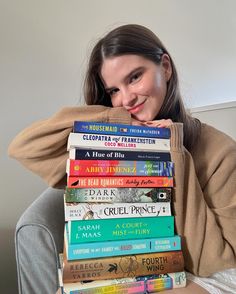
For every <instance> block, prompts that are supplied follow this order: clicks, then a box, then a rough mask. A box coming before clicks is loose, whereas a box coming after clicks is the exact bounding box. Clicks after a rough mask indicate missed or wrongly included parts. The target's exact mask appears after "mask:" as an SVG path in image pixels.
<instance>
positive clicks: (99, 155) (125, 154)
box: [69, 148, 171, 161]
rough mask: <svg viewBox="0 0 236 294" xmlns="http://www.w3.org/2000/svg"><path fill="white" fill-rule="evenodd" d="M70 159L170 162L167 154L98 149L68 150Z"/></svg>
mask: <svg viewBox="0 0 236 294" xmlns="http://www.w3.org/2000/svg"><path fill="white" fill-rule="evenodd" d="M69 158H70V159H86V160H99V159H100V160H141V161H145V160H153V161H171V157H170V153H169V152H150V151H148V152H143V151H128V150H126V151H123V150H119V151H111V150H99V149H93V150H91V149H80V148H73V149H70V150H69Z"/></svg>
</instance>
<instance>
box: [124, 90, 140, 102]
mask: <svg viewBox="0 0 236 294" xmlns="http://www.w3.org/2000/svg"><path fill="white" fill-rule="evenodd" d="M136 100H137V94H136V93H135V92H133V91H129V90H123V91H122V105H123V106H133V105H134V104H135V102H136Z"/></svg>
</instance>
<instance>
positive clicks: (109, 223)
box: [68, 216, 174, 244]
mask: <svg viewBox="0 0 236 294" xmlns="http://www.w3.org/2000/svg"><path fill="white" fill-rule="evenodd" d="M68 230H69V243H70V244H78V243H87V242H98V241H113V240H119V239H120V238H123V239H124V240H129V239H140V238H158V237H172V236H174V217H173V216H158V217H143V218H139V217H136V218H119V219H99V220H96V221H94V220H80V221H69V222H68Z"/></svg>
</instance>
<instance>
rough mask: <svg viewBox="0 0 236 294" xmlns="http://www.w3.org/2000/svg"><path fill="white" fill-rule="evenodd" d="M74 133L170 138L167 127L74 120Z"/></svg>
mask: <svg viewBox="0 0 236 294" xmlns="http://www.w3.org/2000/svg"><path fill="white" fill-rule="evenodd" d="M73 131H74V133H91V134H106V135H117V136H137V137H151V138H164V139H168V138H170V129H169V128H150V127H144V126H131V125H124V124H109V123H94V122H84V121H75V122H74V129H73Z"/></svg>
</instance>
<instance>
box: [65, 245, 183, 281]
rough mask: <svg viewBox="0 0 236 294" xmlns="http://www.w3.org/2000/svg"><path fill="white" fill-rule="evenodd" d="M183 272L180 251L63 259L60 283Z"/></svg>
mask: <svg viewBox="0 0 236 294" xmlns="http://www.w3.org/2000/svg"><path fill="white" fill-rule="evenodd" d="M183 270H184V259H183V254H182V251H170V252H155V253H148V254H137V255H124V256H112V257H105V258H99V259H83V260H77V261H67V259H66V254H65V253H64V256H63V282H64V283H73V282H79V281H84V280H86V281H95V280H103V279H104V280H106V279H119V278H128V277H132V278H134V277H137V276H141V275H142V276H144V275H145V276H146V275H153V274H166V273H168V272H180V271H183Z"/></svg>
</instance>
